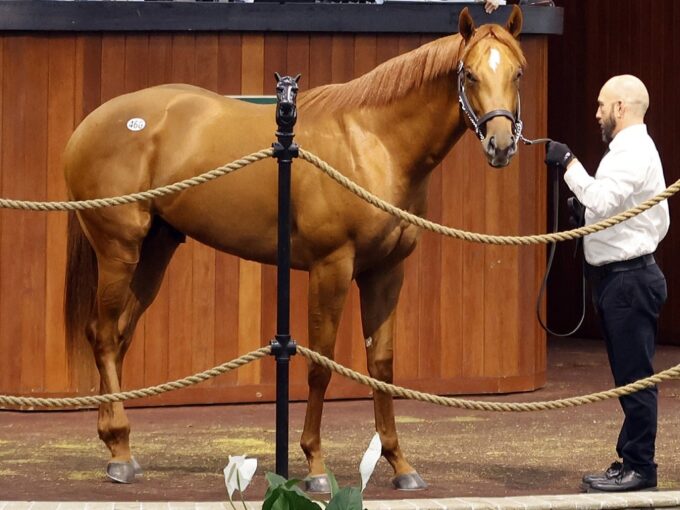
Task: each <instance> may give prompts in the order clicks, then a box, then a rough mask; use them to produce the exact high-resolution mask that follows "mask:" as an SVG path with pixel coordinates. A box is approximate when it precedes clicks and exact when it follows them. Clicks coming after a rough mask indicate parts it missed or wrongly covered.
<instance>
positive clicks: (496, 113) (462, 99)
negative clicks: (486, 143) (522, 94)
mask: <svg viewBox="0 0 680 510" xmlns="http://www.w3.org/2000/svg"><path fill="white" fill-rule="evenodd" d="M457 73H458V102H459V103H460V107H461V109H462V110H463V113H465V115H466V116H467V118H468V120H469V121H470V124H472V129H474V131H475V134H476V135H477V137H478V138H479V139H480V140H484V137H485V135H484V133H483V132H482V130H483V129H484V127H485V126H486V123H487V122H488V121H490V120H491V119H493V118H494V117H506V118H508V119H510V122H512V133H513V135H514V136H515V140H516V141H517V140H521V139H522V138H523V136H522V128H523V124H522V120H521V118H520V115H521V108H520V99H519V92H517V112H516V114H515V115H513V114H512V113H511V112H509V111H508V110H503V109H498V110H491V111H490V112H487V113H485V114H484V115H482V116H481V117H477V114H476V113H475V111H474V110H473V109H472V106H471V105H470V101H469V100H468V98H467V95H466V94H465V66H464V65H463V61H462V60H459V61H458V69H457ZM515 143H516V142H515Z"/></svg>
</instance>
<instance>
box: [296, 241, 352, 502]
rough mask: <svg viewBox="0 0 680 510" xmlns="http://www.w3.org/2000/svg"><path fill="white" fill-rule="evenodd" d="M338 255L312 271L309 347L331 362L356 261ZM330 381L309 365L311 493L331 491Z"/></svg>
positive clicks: (306, 435) (305, 442)
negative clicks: (327, 459)
mask: <svg viewBox="0 0 680 510" xmlns="http://www.w3.org/2000/svg"><path fill="white" fill-rule="evenodd" d="M336 255H337V258H335V259H334V260H325V261H323V262H321V263H318V264H316V265H315V266H314V267H312V268H311V269H310V271H309V346H310V349H312V350H314V351H316V352H318V353H319V354H322V355H324V356H326V357H328V358H331V359H332V358H333V351H334V348H335V336H336V333H337V330H338V324H339V322H340V316H341V315H342V309H343V306H344V303H345V298H346V296H347V291H348V290H349V286H350V284H351V281H352V271H353V259H351V258H350V257H342V256H340V255H339V254H336ZM330 379H331V371H330V369H328V368H325V367H323V366H321V365H317V364H316V363H312V362H311V361H310V362H308V376H307V382H308V385H309V397H308V400H307V413H306V415H305V425H304V430H303V432H302V437H301V439H300V446H301V447H302V450H303V451H304V453H305V456H306V457H307V463H308V465H309V476H308V477H307V479H306V480H305V488H306V490H308V491H309V492H330V483H329V481H328V477H327V476H326V468H325V464H324V460H323V454H322V452H321V415H322V413H323V402H324V396H325V395H326V389H327V388H328V383H329V382H330Z"/></svg>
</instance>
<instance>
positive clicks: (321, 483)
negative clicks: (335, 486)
mask: <svg viewBox="0 0 680 510" xmlns="http://www.w3.org/2000/svg"><path fill="white" fill-rule="evenodd" d="M304 482H305V492H315V493H320V494H328V493H330V492H331V484H330V482H329V481H328V477H327V476H326V475H315V476H308V477H307V478H305V480H304Z"/></svg>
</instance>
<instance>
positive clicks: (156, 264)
mask: <svg viewBox="0 0 680 510" xmlns="http://www.w3.org/2000/svg"><path fill="white" fill-rule="evenodd" d="M126 219H127V222H126V223H127V224H126V225H122V224H120V223H119V224H118V228H117V229H116V230H117V232H119V235H118V236H115V237H114V235H115V234H114V235H112V232H111V231H108V232H107V234H106V235H97V234H96V233H95V231H94V229H93V228H91V227H92V225H88V223H87V222H85V226H86V228H87V230H88V233H89V234H90V236H89V237H90V241H91V242H92V244H93V247H94V248H95V251H96V253H97V263H98V271H99V278H98V285H97V296H96V304H95V310H94V315H95V316H94V317H93V320H92V322H91V324H90V328H89V331H88V338H89V340H90V342H91V344H92V349H93V352H94V356H95V361H96V363H97V368H98V370H99V374H100V392H101V393H116V392H119V391H120V390H121V379H122V368H123V360H124V357H125V353H126V352H127V349H128V347H129V345H130V340H131V338H132V334H133V332H134V328H135V326H136V324H137V321H138V320H139V318H140V316H141V315H142V313H143V312H144V310H146V308H147V307H148V306H149V305H150V304H151V302H152V301H153V299H154V297H155V296H156V294H157V292H158V289H159V287H160V283H161V281H162V278H163V274H164V272H165V268H166V267H167V264H168V262H169V261H170V258H171V257H172V254H173V253H174V250H175V248H176V247H177V245H178V243H179V242H180V238H179V237H178V235H177V233H176V232H174V231H173V230H172V229H171V228H170V227H168V226H167V225H165V224H164V223H162V222H154V224H153V226H151V220H150V216H149V214H148V213H147V212H143V211H137V214H130V215H128V217H127V218H126ZM97 430H98V432H99V437H100V438H101V439H102V441H104V443H105V444H106V446H107V447H108V449H109V450H110V452H111V459H110V461H109V463H108V465H107V470H106V471H107V475H108V476H109V478H111V479H112V480H114V481H117V482H122V483H129V482H132V481H133V480H134V477H135V474H136V473H138V472H139V465H138V464H137V463H136V462H135V461H134V459H133V458H132V455H131V452H130V424H129V421H128V419H127V416H126V414H125V409H124V407H123V403H122V402H114V403H109V404H102V405H100V406H99V418H98V421H97Z"/></svg>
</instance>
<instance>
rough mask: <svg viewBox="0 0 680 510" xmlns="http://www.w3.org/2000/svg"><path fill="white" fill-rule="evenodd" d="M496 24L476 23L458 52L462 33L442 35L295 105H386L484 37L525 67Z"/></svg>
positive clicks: (452, 65) (451, 65) (451, 66)
mask: <svg viewBox="0 0 680 510" xmlns="http://www.w3.org/2000/svg"><path fill="white" fill-rule="evenodd" d="M498 28H500V27H498V26H496V25H482V26H481V27H478V28H477V30H476V31H475V34H474V35H473V36H472V38H471V39H470V42H469V43H468V44H467V45H466V46H465V47H464V48H462V50H463V51H462V53H461V42H462V37H461V36H460V35H459V34H456V35H451V36H448V37H442V38H440V39H436V40H434V41H432V42H430V43H427V44H424V45H423V46H420V47H419V48H416V49H415V50H412V51H409V52H408V53H404V54H403V55H399V56H397V57H394V58H392V59H390V60H388V61H387V62H384V63H382V64H380V65H379V66H378V67H376V68H375V69H373V70H372V71H369V72H368V73H366V74H364V75H362V76H359V77H358V78H355V79H354V80H352V81H349V82H347V83H334V84H331V85H323V86H321V87H316V88H313V89H311V90H308V91H306V92H302V93H301V94H300V96H299V98H298V108H299V109H300V110H312V109H314V110H325V111H337V110H340V109H347V108H357V107H362V106H383V105H387V104H389V103H391V102H392V101H395V100H397V99H399V98H402V97H404V96H405V95H406V94H407V93H408V92H409V91H411V90H413V89H415V88H418V87H420V86H421V85H422V84H424V83H427V82H428V81H431V80H434V79H436V78H438V77H440V76H442V75H445V74H448V73H451V72H454V71H455V70H456V67H457V65H458V61H459V60H460V59H461V58H465V55H466V54H467V53H468V52H469V51H470V49H471V48H472V47H474V46H475V45H476V44H477V43H478V42H479V41H481V40H483V39H484V38H486V37H494V38H495V39H497V40H498V41H500V42H501V43H503V44H505V45H506V46H507V47H508V48H510V50H511V51H512V53H513V54H514V55H515V57H516V58H517V60H518V61H519V62H520V65H521V66H522V67H525V66H526V59H525V58H524V55H523V53H522V50H521V48H520V46H519V43H518V42H517V41H516V40H515V38H514V37H512V35H510V34H509V33H508V32H507V31H506V30H502V29H501V30H499V29H498Z"/></svg>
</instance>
